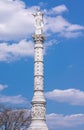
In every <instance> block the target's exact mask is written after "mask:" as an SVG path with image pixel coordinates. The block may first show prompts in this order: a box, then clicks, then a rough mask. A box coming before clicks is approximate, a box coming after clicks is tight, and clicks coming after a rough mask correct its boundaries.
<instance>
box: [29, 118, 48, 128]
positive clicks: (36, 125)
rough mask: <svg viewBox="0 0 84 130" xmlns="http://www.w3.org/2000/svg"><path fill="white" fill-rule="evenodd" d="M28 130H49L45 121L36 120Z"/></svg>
mask: <svg viewBox="0 0 84 130" xmlns="http://www.w3.org/2000/svg"><path fill="white" fill-rule="evenodd" d="M27 130H49V129H48V127H47V125H46V123H45V121H44V120H34V121H32V123H31V125H30V126H29V128H28V129H27Z"/></svg>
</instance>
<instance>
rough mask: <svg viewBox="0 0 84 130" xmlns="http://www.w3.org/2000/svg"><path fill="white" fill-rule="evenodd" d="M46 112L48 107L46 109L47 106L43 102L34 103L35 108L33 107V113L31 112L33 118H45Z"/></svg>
mask: <svg viewBox="0 0 84 130" xmlns="http://www.w3.org/2000/svg"><path fill="white" fill-rule="evenodd" d="M45 112H46V109H45V106H44V105H43V104H39V105H37V104H34V106H33V108H32V113H31V116H32V119H33V118H34V119H39V118H41V119H45Z"/></svg>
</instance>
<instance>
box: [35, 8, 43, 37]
mask: <svg viewBox="0 0 84 130" xmlns="http://www.w3.org/2000/svg"><path fill="white" fill-rule="evenodd" d="M33 16H34V19H35V24H34V26H35V28H36V30H35V34H37V35H38V34H42V33H43V26H44V22H43V13H41V12H40V9H37V12H36V14H33Z"/></svg>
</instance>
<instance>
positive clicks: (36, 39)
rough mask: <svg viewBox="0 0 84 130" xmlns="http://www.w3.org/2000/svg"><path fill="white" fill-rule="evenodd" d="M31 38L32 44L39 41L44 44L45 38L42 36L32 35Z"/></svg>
mask: <svg viewBox="0 0 84 130" xmlns="http://www.w3.org/2000/svg"><path fill="white" fill-rule="evenodd" d="M32 38H33V39H34V42H37V41H41V42H44V41H45V36H44V35H43V34H38V35H36V34H34V35H32Z"/></svg>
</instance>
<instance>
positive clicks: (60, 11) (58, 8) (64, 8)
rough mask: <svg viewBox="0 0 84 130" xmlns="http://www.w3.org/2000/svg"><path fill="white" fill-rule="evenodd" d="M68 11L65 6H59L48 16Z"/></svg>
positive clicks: (49, 12)
mask: <svg viewBox="0 0 84 130" xmlns="http://www.w3.org/2000/svg"><path fill="white" fill-rule="evenodd" d="M66 11H68V9H67V7H66V6H65V5H59V6H55V7H54V8H52V9H51V10H50V11H47V14H49V15H50V14H61V13H63V12H66Z"/></svg>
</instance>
